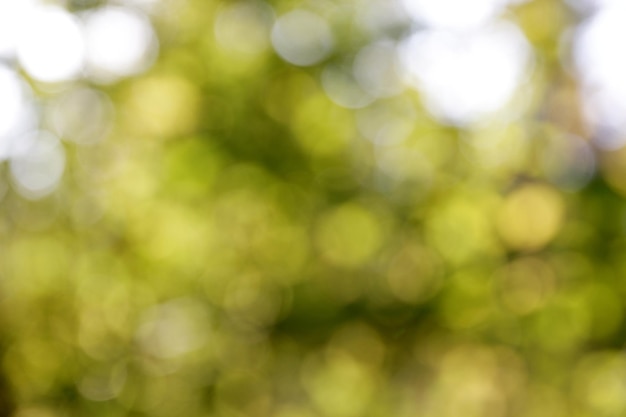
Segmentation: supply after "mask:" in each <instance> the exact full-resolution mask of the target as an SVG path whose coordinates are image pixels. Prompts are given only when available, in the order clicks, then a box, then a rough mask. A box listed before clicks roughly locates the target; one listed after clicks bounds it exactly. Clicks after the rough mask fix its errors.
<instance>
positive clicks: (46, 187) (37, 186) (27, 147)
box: [10, 132, 65, 199]
mask: <svg viewBox="0 0 626 417" xmlns="http://www.w3.org/2000/svg"><path fill="white" fill-rule="evenodd" d="M64 168H65V152H64V151H63V147H62V146H61V144H60V142H59V139H58V138H57V137H56V136H54V135H52V134H51V133H48V132H34V133H32V134H31V135H28V136H23V137H21V138H19V139H18V140H16V142H15V145H14V150H13V152H12V156H11V162H10V171H11V177H12V179H13V184H14V185H15V186H16V187H17V191H18V192H19V193H20V194H21V195H22V196H24V197H26V198H30V199H38V198H41V197H44V196H46V195H48V194H50V193H51V192H52V191H54V190H55V188H56V187H57V185H58V183H59V181H60V180H61V177H62V175H63V170H64Z"/></svg>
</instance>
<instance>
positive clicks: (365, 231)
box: [316, 204, 382, 267]
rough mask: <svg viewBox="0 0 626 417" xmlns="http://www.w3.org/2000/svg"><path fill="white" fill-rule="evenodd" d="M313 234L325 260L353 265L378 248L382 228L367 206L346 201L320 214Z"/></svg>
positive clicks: (343, 264)
mask: <svg viewBox="0 0 626 417" xmlns="http://www.w3.org/2000/svg"><path fill="white" fill-rule="evenodd" d="M316 238H317V244H318V247H319V249H320V251H321V253H322V255H323V256H324V258H326V259H327V260H328V261H330V262H331V263H333V264H335V265H338V266H344V267H356V266H358V265H361V264H363V263H364V262H366V261H367V260H368V259H369V258H370V257H371V256H372V255H373V254H374V252H375V251H376V250H377V249H378V247H379V246H380V244H381V240H382V230H381V225H380V224H379V222H378V220H377V219H376V217H374V215H373V214H372V213H370V212H369V211H368V210H366V209H364V208H363V207H361V206H358V205H356V204H346V205H343V206H341V207H338V208H336V209H334V210H332V211H330V212H328V213H326V215H325V216H323V217H322V219H321V221H320V223H319V225H318V228H317V234H316Z"/></svg>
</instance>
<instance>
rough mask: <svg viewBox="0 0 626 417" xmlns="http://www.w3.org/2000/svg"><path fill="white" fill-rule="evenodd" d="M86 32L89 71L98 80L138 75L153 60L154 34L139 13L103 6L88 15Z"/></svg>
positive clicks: (108, 80) (150, 26)
mask: <svg viewBox="0 0 626 417" xmlns="http://www.w3.org/2000/svg"><path fill="white" fill-rule="evenodd" d="M85 31H86V40H87V64H88V70H89V72H90V74H91V75H93V76H94V77H95V78H96V79H98V80H99V81H102V82H111V81H114V80H115V79H117V78H119V77H125V76H130V75H135V74H138V73H140V72H142V71H144V70H145V69H147V68H148V67H149V66H150V65H151V64H152V62H153V61H154V59H155V58H156V53H157V48H158V42H157V38H156V35H155V33H154V30H153V28H152V25H151V24H150V21H149V20H148V18H147V17H146V16H144V15H143V14H141V13H139V12H138V11H134V10H131V9H128V8H123V7H113V6H110V7H103V8H101V9H98V10H96V11H94V12H92V13H90V14H89V15H87V17H86V18H85Z"/></svg>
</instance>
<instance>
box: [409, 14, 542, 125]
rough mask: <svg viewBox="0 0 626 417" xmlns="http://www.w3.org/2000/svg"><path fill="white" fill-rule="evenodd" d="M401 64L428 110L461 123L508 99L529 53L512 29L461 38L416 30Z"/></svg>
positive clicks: (524, 70) (487, 113)
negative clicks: (420, 94)
mask: <svg viewBox="0 0 626 417" xmlns="http://www.w3.org/2000/svg"><path fill="white" fill-rule="evenodd" d="M401 60H402V63H403V67H404V69H405V71H406V75H407V78H408V81H409V82H410V83H411V84H413V85H414V86H416V87H417V88H419V89H420V90H421V92H422V93H423V95H424V101H425V104H426V106H427V107H428V109H429V111H430V112H431V113H432V114H433V115H435V116H436V117H438V118H439V119H441V120H442V121H444V122H447V123H451V124H457V125H466V124H470V123H472V122H476V121H478V120H480V119H483V118H485V117H486V116H490V115H493V114H494V113H496V111H498V110H500V109H501V108H502V107H503V106H504V105H505V104H507V103H508V102H509V101H510V99H511V98H512V96H513V93H514V92H515V91H516V89H517V87H518V85H519V84H520V82H522V81H523V79H524V76H525V75H526V73H527V70H528V68H529V66H530V62H531V50H530V47H529V46H528V43H527V42H526V39H525V38H524V36H523V35H522V33H521V32H520V31H519V29H518V28H517V27H515V26H513V25H511V24H507V23H499V24H496V25H493V26H491V27H488V28H484V29H480V30H476V31H471V32H467V33H463V34H455V33H451V32H447V31H437V30H434V31H426V32H417V33H416V34H414V35H413V36H411V37H410V38H408V39H407V40H406V41H405V42H404V44H403V45H402V47H401Z"/></svg>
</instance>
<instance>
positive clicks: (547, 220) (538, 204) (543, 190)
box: [497, 185, 564, 250]
mask: <svg viewBox="0 0 626 417" xmlns="http://www.w3.org/2000/svg"><path fill="white" fill-rule="evenodd" d="M563 216H564V207H563V201H562V199H561V196H560V195H559V194H558V193H557V192H556V191H554V190H553V189H551V188H548V187H546V186H542V185H526V186H524V187H522V188H520V189H518V190H515V191H514V192H513V193H511V194H510V195H509V196H508V197H507V199H506V200H505V201H504V204H503V206H502V207H501V210H500V213H499V216H498V218H497V225H498V229H499V231H500V235H501V237H502V239H503V240H504V241H505V243H506V244H507V245H508V246H509V247H510V248H512V249H519V250H536V249H540V248H542V247H543V246H545V245H547V244H548V243H549V242H550V241H551V240H552V239H553V238H554V237H555V236H556V234H557V233H558V232H559V230H560V229H561V225H562V223H563Z"/></svg>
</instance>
